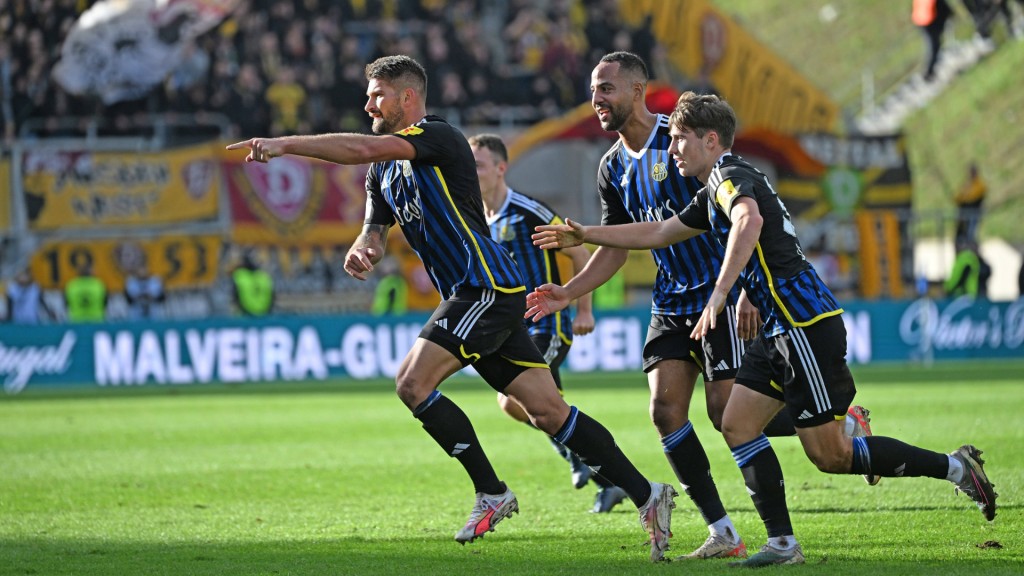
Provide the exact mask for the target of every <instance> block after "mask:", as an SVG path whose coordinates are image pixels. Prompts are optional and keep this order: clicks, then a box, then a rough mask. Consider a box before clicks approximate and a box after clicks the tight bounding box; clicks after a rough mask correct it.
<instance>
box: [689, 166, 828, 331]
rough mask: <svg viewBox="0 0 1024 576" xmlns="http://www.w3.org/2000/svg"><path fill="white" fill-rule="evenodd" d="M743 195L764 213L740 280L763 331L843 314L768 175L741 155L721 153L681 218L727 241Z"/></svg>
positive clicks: (784, 329)
mask: <svg viewBox="0 0 1024 576" xmlns="http://www.w3.org/2000/svg"><path fill="white" fill-rule="evenodd" d="M739 196H746V197H748V198H752V199H753V200H754V201H755V202H757V208H758V210H759V211H760V213H761V218H762V225H761V236H760V237H759V238H758V240H757V245H756V247H755V248H754V254H753V255H752V256H751V257H750V262H748V263H747V265H746V267H745V268H744V270H743V272H742V273H741V274H740V283H741V284H742V286H743V288H744V289H745V290H746V291H747V297H748V298H750V301H751V302H753V303H754V304H755V305H756V306H757V307H758V310H760V312H761V317H762V318H763V319H764V323H765V324H764V334H765V336H777V335H779V334H782V333H784V332H786V331H787V330H789V329H790V328H792V327H794V326H807V325H810V324H814V323H815V322H817V321H818V320H821V319H822V318H827V317H829V316H835V315H837V314H842V312H843V309H842V308H840V307H839V303H838V302H837V301H836V298H835V296H833V295H832V292H831V291H830V290H829V289H828V286H826V285H825V283H824V282H822V280H821V278H819V277H818V273H817V272H815V270H814V267H813V266H811V263H810V262H808V261H807V259H806V258H804V253H803V250H801V249H800V241H799V240H798V239H797V237H796V228H794V226H793V221H792V220H791V219H790V217H789V212H787V211H786V206H785V205H784V204H783V203H782V200H781V199H780V198H779V196H778V194H776V193H775V190H774V189H773V188H772V185H771V183H769V182H768V177H767V176H765V175H764V174H762V173H761V172H759V171H758V170H757V169H756V168H754V167H753V166H751V165H750V164H748V163H747V162H746V161H745V160H743V159H742V158H740V157H738V156H733V155H731V154H727V155H725V156H723V157H722V158H720V159H719V160H718V162H717V163H716V164H715V167H714V169H713V170H712V171H711V176H710V177H709V178H708V184H707V186H706V187H705V188H703V189H702V190H701V191H700V192H699V193H698V194H697V197H696V198H694V200H693V202H691V203H690V205H689V206H687V207H686V209H685V210H683V212H682V214H680V215H679V219H680V220H681V221H682V222H683V224H686V225H687V226H689V227H691V228H698V229H701V230H711V234H712V235H713V236H714V237H715V239H716V240H717V241H718V242H719V243H720V244H721V245H722V246H723V247H724V246H725V245H726V244H727V243H728V241H729V232H730V231H731V230H732V220H730V218H729V214H730V212H731V210H732V205H733V201H734V200H735V199H736V198H737V197H739Z"/></svg>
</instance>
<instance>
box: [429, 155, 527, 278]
mask: <svg viewBox="0 0 1024 576" xmlns="http://www.w3.org/2000/svg"><path fill="white" fill-rule="evenodd" d="M433 168H434V172H436V173H437V181H438V182H440V184H441V188H442V189H443V190H444V196H445V198H447V199H448V203H449V204H450V205H451V207H452V211H453V212H454V213H455V215H456V216H458V217H459V222H460V223H461V224H462V227H463V228H464V229H465V230H466V234H467V235H469V239H470V240H472V241H473V248H474V249H475V250H476V253H477V256H479V257H480V265H481V266H483V268H484V272H486V273H487V279H488V280H490V282H491V286H493V287H494V289H495V290H497V291H498V292H505V293H506V294H515V293H516V292H523V291H525V290H526V286H516V287H515V288H504V287H501V286H498V283H497V282H495V281H494V274H493V273H492V272H491V268H490V266H488V265H487V259H486V258H485V257H484V253H483V251H482V250H480V244H479V243H478V242H477V241H476V234H473V230H472V229H470V227H469V225H468V224H466V219H465V218H463V217H462V213H461V212H459V208H458V207H457V206H456V205H455V200H454V199H452V195H451V192H449V191H448V183H447V182H445V181H444V175H443V174H441V169H440V168H438V167H437V166H434V167H433Z"/></svg>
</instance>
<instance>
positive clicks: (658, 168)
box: [651, 162, 668, 182]
mask: <svg viewBox="0 0 1024 576" xmlns="http://www.w3.org/2000/svg"><path fill="white" fill-rule="evenodd" d="M651 178H654V181H655V182H661V181H662V180H664V179H665V178H668V170H667V169H666V168H665V163H664V162H658V163H657V164H655V165H654V167H653V168H651Z"/></svg>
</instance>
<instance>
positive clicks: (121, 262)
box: [30, 235, 222, 292]
mask: <svg viewBox="0 0 1024 576" xmlns="http://www.w3.org/2000/svg"><path fill="white" fill-rule="evenodd" d="M221 248H222V241H221V239H220V237H218V236H187V235H168V236H162V237H158V238H152V239H146V240H126V239H102V240H80V241H60V242H50V243H48V244H44V245H43V246H42V247H41V248H40V249H39V250H37V251H36V252H35V254H33V256H32V261H31V264H30V266H31V269H32V275H33V277H34V278H35V279H36V280H37V281H39V284H40V285H41V286H42V287H43V288H45V289H48V290H62V289H63V288H64V284H66V283H67V281H68V280H70V279H72V278H74V277H76V276H78V275H79V274H80V273H81V271H82V270H83V269H84V268H86V267H90V268H92V270H93V272H94V273H95V275H96V276H97V277H98V278H100V279H101V280H103V282H104V284H106V285H107V290H108V291H113V292H116V291H121V290H123V289H124V280H125V278H126V277H127V276H128V275H129V274H130V273H131V271H132V270H134V269H136V267H138V266H139V265H140V264H143V263H144V264H145V265H146V266H148V268H149V270H150V271H152V272H153V273H154V274H156V275H157V276H159V277H160V278H162V279H163V281H164V287H165V288H167V289H175V288H197V287H204V286H209V285H211V284H213V282H214V280H215V279H216V277H217V272H218V269H219V266H220V257H221Z"/></svg>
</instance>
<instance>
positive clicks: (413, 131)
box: [395, 126, 423, 136]
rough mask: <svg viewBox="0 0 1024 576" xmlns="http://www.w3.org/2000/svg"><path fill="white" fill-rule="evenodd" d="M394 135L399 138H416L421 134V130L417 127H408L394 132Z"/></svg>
mask: <svg viewBox="0 0 1024 576" xmlns="http://www.w3.org/2000/svg"><path fill="white" fill-rule="evenodd" d="M395 134H398V135H399V136H416V135H419V134H423V128H420V127H419V126H409V127H408V128H404V129H402V130H399V131H398V132H395Z"/></svg>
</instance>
